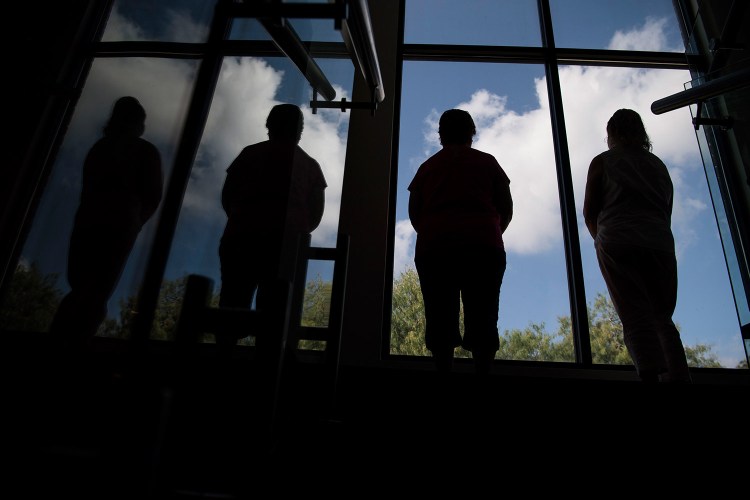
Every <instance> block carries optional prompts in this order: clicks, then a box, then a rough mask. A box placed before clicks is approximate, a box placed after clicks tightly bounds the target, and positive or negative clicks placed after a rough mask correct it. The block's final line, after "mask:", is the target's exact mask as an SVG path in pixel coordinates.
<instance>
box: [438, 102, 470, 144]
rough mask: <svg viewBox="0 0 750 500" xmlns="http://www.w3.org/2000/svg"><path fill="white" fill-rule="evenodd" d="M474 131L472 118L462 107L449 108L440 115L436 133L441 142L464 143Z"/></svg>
mask: <svg viewBox="0 0 750 500" xmlns="http://www.w3.org/2000/svg"><path fill="white" fill-rule="evenodd" d="M476 133H477V127H476V126H475V125H474V120H473V119H472V118H471V115H470V114H469V113H468V112H466V111H464V110H463V109H449V110H448V111H446V112H444V113H443V114H442V115H441V116H440V123H439V127H438V134H439V135H440V143H441V144H466V142H468V141H470V140H471V138H472V137H474V136H475V135H476Z"/></svg>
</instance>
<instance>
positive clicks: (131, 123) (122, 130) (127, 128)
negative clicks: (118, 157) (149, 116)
mask: <svg viewBox="0 0 750 500" xmlns="http://www.w3.org/2000/svg"><path fill="white" fill-rule="evenodd" d="M145 124H146V110H145V109H144V108H143V106H141V103H140V102H139V101H138V99H136V98H135V97H131V96H125V97H120V98H119V99H117V101H115V105H114V107H113V108H112V115H111V116H110V118H109V121H108V122H107V125H106V126H105V127H104V135H106V136H112V135H132V136H135V137H140V136H141V134H143V131H144V130H145V126H146V125H145Z"/></svg>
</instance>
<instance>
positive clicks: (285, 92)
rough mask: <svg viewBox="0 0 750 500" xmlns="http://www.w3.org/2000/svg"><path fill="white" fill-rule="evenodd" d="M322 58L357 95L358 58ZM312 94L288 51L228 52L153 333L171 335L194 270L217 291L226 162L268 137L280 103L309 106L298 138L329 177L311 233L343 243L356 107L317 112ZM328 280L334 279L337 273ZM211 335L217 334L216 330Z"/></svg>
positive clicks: (343, 88) (323, 241) (317, 242)
mask: <svg viewBox="0 0 750 500" xmlns="http://www.w3.org/2000/svg"><path fill="white" fill-rule="evenodd" d="M317 62H318V64H319V65H320V67H321V69H322V70H323V71H324V73H325V74H326V76H327V77H328V78H329V80H330V81H331V83H332V85H334V87H335V88H336V92H337V94H338V95H337V97H339V98H341V97H347V98H349V99H350V96H351V89H352V84H353V81H354V69H353V66H352V64H351V62H350V61H349V60H348V59H346V60H334V59H327V60H322V61H317ZM311 99H312V91H311V89H310V85H309V84H308V83H307V81H306V80H305V79H304V78H303V77H302V75H301V74H300V72H299V70H297V68H296V67H294V66H293V65H292V64H291V63H290V62H289V61H288V60H287V59H285V58H269V59H259V58H254V57H241V58H237V57H232V58H226V59H224V62H223V65H222V69H221V74H220V76H219V81H218V83H217V86H216V92H215V94H214V96H213V100H212V103H211V111H210V113H209V116H208V121H207V124H206V128H205V130H204V133H203V137H202V140H201V144H200V147H199V149H198V153H197V156H196V160H195V163H194V165H193V170H192V173H191V176H190V181H189V183H188V186H187V190H186V192H185V197H184V200H183V205H182V209H181V212H180V217H179V221H178V223H177V227H176V230H175V236H174V241H173V243H172V250H171V253H170V256H169V262H168V263H167V269H166V273H165V282H164V283H163V285H162V298H161V302H160V303H159V305H158V310H157V321H156V322H155V324H154V326H153V330H152V337H154V338H172V336H173V334H174V331H173V330H174V323H175V321H176V317H177V314H179V304H181V300H182V287H183V286H184V279H185V278H186V276H187V275H189V274H201V275H204V276H208V277H210V278H211V279H212V280H213V281H214V285H215V293H217V294H218V292H219V290H220V287H221V279H220V265H219V253H218V251H219V242H220V239H221V236H222V233H223V231H224V226H225V224H226V220H227V219H226V215H225V213H224V210H223V209H222V205H221V191H222V187H223V185H224V180H225V178H226V169H227V167H228V166H229V164H230V163H231V162H232V161H233V160H234V159H235V158H236V157H237V155H238V154H239V153H240V151H241V150H242V149H243V148H244V147H245V146H248V145H250V144H254V143H257V142H261V141H265V140H267V139H268V134H267V129H266V127H265V123H266V118H267V116H268V113H269V111H270V110H271V108H272V107H273V106H274V105H276V104H280V103H293V104H297V105H299V106H300V107H301V108H302V111H303V115H304V130H303V132H302V139H301V141H300V144H299V145H300V147H301V148H302V149H304V150H305V151H306V152H307V153H308V154H309V155H310V156H312V157H313V158H315V159H316V160H317V161H318V163H319V164H320V166H321V168H322V170H323V174H324V176H325V180H326V182H327V184H328V187H327V188H326V190H325V211H324V214H323V220H322V222H321V223H320V225H319V226H318V228H317V229H316V230H315V231H314V232H313V233H312V242H311V244H312V245H313V246H318V247H331V248H332V247H335V246H336V237H337V233H338V218H339V205H340V200H341V187H342V183H343V175H344V158H345V153H346V137H347V133H348V127H349V113H342V112H341V110H340V109H339V110H325V109H319V110H318V112H317V113H316V114H313V113H312V112H311V110H310V107H309V103H310V100H311ZM259 216H262V214H259ZM312 267H313V265H312V264H311V268H312ZM314 278H315V275H313V279H314ZM324 279H327V280H329V281H330V277H326V278H324ZM173 290H174V291H173ZM175 302H176V303H177V306H176V307H173V306H174V305H175ZM217 302H218V300H217ZM207 340H210V341H212V340H213V336H210V338H207ZM248 340H249V339H246V340H244V341H243V343H247V341H248Z"/></svg>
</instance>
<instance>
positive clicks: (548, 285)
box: [23, 0, 744, 367]
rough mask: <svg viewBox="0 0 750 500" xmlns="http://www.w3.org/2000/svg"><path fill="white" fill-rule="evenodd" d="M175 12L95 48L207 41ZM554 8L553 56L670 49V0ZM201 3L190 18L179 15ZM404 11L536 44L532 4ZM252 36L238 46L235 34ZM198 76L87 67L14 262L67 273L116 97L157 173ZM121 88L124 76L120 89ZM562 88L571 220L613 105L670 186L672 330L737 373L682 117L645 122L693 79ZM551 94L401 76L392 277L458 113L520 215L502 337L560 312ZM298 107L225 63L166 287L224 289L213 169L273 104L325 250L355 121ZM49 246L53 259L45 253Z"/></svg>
mask: <svg viewBox="0 0 750 500" xmlns="http://www.w3.org/2000/svg"><path fill="white" fill-rule="evenodd" d="M173 4H174V5H175V6H176V7H175V9H174V10H171V11H160V12H161V14H160V15H155V13H154V12H153V10H149V12H150V16H149V17H148V19H149V21H148V22H141V21H140V20H139V19H140V18H139V17H138V16H137V15H136V12H139V11H138V10H137V9H135V10H129V9H127V8H125V7H119V6H120V5H130V6H134V5H140V7H139V8H145V9H153V5H152V3H150V2H140V1H137V2H133V1H129V2H116V3H115V7H116V8H115V10H114V11H113V13H112V15H111V16H110V24H109V26H108V28H107V31H106V34H105V39H108V40H123V39H126V40H161V39H166V40H180V41H189V42H196V41H201V40H202V39H204V37H205V33H206V24H205V18H201V17H200V14H210V8H209V9H206V8H205V3H201V2H194V3H188V2H173ZM469 4H477V6H476V7H472V6H471V5H469ZM551 4H552V14H553V20H554V22H555V29H556V32H555V37H556V44H557V46H559V47H585V48H602V49H603V48H612V49H628V50H663V51H681V50H682V48H681V47H682V42H681V39H680V37H679V33H678V31H677V29H676V25H675V22H674V13H673V10H672V5H671V1H669V0H662V1H658V2H657V1H633V2H616V1H600V0H588V1H584V0H575V1H574V0H554V1H552V2H551ZM195 5H199V7H198V8H194V9H192V10H191V9H188V7H190V6H195ZM407 5H408V8H407V22H406V27H407V35H406V42H407V43H461V44H472V43H473V44H499V45H532V46H539V45H540V44H541V42H540V41H539V35H538V30H539V27H538V22H537V20H536V2H535V1H533V0H529V1H527V2H496V1H479V0H476V1H474V2H466V1H460V2H448V1H447V0H429V1H410V2H409V3H408V4H407ZM164 12H168V13H166V14H164ZM581 21H583V22H584V23H585V24H586V27H585V29H581V26H580V23H581ZM295 28H296V29H297V31H298V32H299V33H300V34H302V35H303V37H307V36H310V37H315V38H317V39H320V40H333V39H335V38H334V36H333V35H337V33H336V32H335V30H332V29H331V27H330V26H326V22H325V21H315V22H307V21H304V20H296V21H295ZM250 33H252V31H248V30H243V31H242V32H239V31H238V32H236V36H238V37H243V36H251V35H250ZM321 33H322V34H321ZM319 64H320V65H321V67H322V68H323V70H324V72H325V74H326V75H327V76H328V78H329V80H330V81H331V83H332V84H333V85H334V87H335V88H336V90H337V97H336V99H340V98H342V97H347V98H348V97H349V96H350V94H351V86H352V81H353V66H352V64H351V63H350V62H349V61H333V60H322V61H319ZM196 67H197V66H196V64H195V63H194V62H191V61H186V60H169V59H153V60H148V59H142V58H133V59H102V60H98V61H96V62H95V64H94V66H93V68H92V71H91V74H90V76H89V79H88V80H87V83H86V87H85V89H84V91H83V94H82V96H81V100H80V102H79V106H78V108H77V109H76V112H75V115H74V117H73V121H72V123H71V126H70V133H69V134H68V136H67V137H66V140H65V142H64V144H63V146H62V149H61V154H60V157H59V159H58V162H57V165H56V167H55V169H54V171H53V173H52V177H51V179H50V183H51V185H52V186H55V189H53V190H50V192H52V191H55V192H56V193H57V194H55V195H54V196H52V195H50V196H45V197H43V200H42V204H41V206H40V208H39V211H38V214H39V217H40V220H47V221H50V220H52V221H54V223H52V224H41V223H39V224H36V225H35V227H34V228H33V229H32V232H31V234H30V236H29V240H28V242H27V244H26V247H25V248H24V252H23V259H24V261H25V262H32V261H33V262H36V263H37V265H39V266H40V267H41V268H42V269H43V270H45V271H46V272H58V273H61V275H64V272H63V271H64V268H65V259H66V252H65V251H64V248H66V247H67V238H68V236H69V232H70V227H71V225H72V218H73V214H74V211H75V205H76V202H77V198H78V195H79V192H80V184H79V183H80V165H81V164H82V160H83V156H84V155H85V153H86V151H87V149H88V147H90V145H91V144H92V143H93V142H94V141H95V140H96V138H98V136H99V135H100V131H101V127H102V126H103V124H104V121H105V120H106V118H107V114H108V113H109V110H110V109H111V105H112V103H113V102H114V100H115V99H116V98H117V97H119V96H120V95H126V94H130V95H135V96H137V97H138V98H139V99H140V100H141V102H142V103H143V104H144V106H145V107H146V110H147V113H148V118H147V122H146V127H147V128H146V133H145V135H144V137H145V138H147V139H149V140H152V141H153V142H154V143H156V144H157V146H159V148H160V150H161V152H162V158H163V161H164V167H165V173H166V175H167V176H168V175H169V170H170V168H171V164H172V160H173V158H174V148H175V147H176V144H177V140H178V138H179V134H180V125H181V123H182V121H183V120H184V110H185V108H186V106H187V103H188V101H189V95H190V89H191V85H192V81H193V79H194V76H195V71H196ZM123 74H126V75H128V77H127V78H122V75H123ZM560 80H561V84H562V91H563V100H564V109H565V120H566V125H567V130H568V138H569V149H570V159H571V166H572V170H573V178H574V184H575V188H574V190H575V196H576V207H577V212H578V214H579V216H580V208H581V204H582V201H583V200H582V193H583V186H584V183H585V173H586V169H587V167H588V162H589V161H590V160H591V158H592V157H593V156H594V155H596V154H598V153H599V152H601V151H603V150H604V148H605V147H606V146H605V143H604V139H605V137H606V134H605V132H604V127H605V125H606V121H607V119H608V118H609V116H611V114H612V113H613V112H614V111H615V110H616V109H618V108H620V107H630V108H633V109H636V110H637V111H639V112H640V113H641V115H642V116H643V118H644V121H645V123H646V127H647V130H648V132H649V133H650V135H651V138H652V140H653V143H654V152H655V153H656V154H658V155H660V156H661V157H662V158H663V159H664V160H665V162H666V163H667V165H668V166H669V168H670V172H671V174H672V176H673V181H674V183H675V193H676V202H675V214H674V219H673V228H674V232H675V237H676V240H677V245H678V263H679V272H680V295H679V297H678V309H677V313H676V315H675V320H676V321H677V322H678V323H679V324H680V326H681V328H682V332H683V337H684V339H685V342H686V343H687V344H696V343H705V344H710V345H711V346H712V349H713V351H714V352H715V353H717V354H718V355H719V358H720V360H721V362H722V363H723V364H724V365H725V366H729V367H733V366H735V365H736V364H737V362H739V361H740V359H742V358H743V357H744V351H743V348H742V344H741V340H740V334H739V326H738V321H737V316H736V312H735V309H734V303H733V300H732V297H731V289H730V285H729V280H728V278H727V271H726V264H725V262H724V259H723V256H722V252H721V245H720V241H719V236H718V232H717V230H716V223H715V219H714V214H713V210H712V208H711V202H710V198H709V195H708V191H707V188H706V179H705V174H704V171H703V166H702V163H701V159H700V152H699V148H698V142H697V140H696V137H695V132H694V130H693V128H692V125H691V123H690V112H689V110H688V109H687V108H683V109H680V110H675V111H673V112H670V113H666V114H664V115H660V116H655V115H653V114H651V113H650V111H649V106H650V104H651V102H653V101H654V100H655V99H658V98H661V97H664V96H666V95H669V94H672V93H675V92H678V91H680V90H682V89H683V88H684V87H683V85H684V83H685V82H686V81H687V80H689V75H688V74H687V73H685V72H676V71H645V70H634V69H628V68H582V67H562V68H560ZM386 91H387V92H389V91H391V89H387V90H386ZM545 92H546V87H545V82H544V69H543V67H541V66H538V65H520V64H476V63H474V64H468V63H435V62H407V63H406V64H405V67H404V81H403V95H402V99H401V100H402V116H401V124H400V127H401V136H400V144H399V160H398V169H399V177H398V188H397V189H398V199H397V206H396V219H397V226H396V253H395V256H394V267H395V269H394V275H395V277H398V275H399V273H400V272H401V271H402V270H404V269H405V268H406V266H410V265H413V244H414V233H413V230H412V229H411V225H410V223H409V221H408V216H407V213H406V203H407V195H408V192H407V190H406V186H407V185H408V183H409V182H410V180H411V178H412V177H413V175H414V172H415V171H416V168H417V167H418V166H419V164H420V163H421V162H422V161H424V160H425V159H426V158H427V157H428V156H429V155H431V154H432V153H434V152H436V151H437V150H438V148H439V145H438V143H437V135H436V128H435V126H436V122H437V118H438V117H439V114H440V113H441V112H442V111H444V110H445V109H449V108H454V107H458V108H463V109H466V110H468V111H470V112H471V113H472V115H473V116H474V119H475V121H476V122H477V125H478V135H477V138H476V141H475V143H474V147H476V148H477V149H481V150H483V151H487V152H489V153H491V154H493V155H495V156H496V158H497V159H498V161H499V162H500V164H501V165H502V166H503V167H504V168H505V169H506V171H507V172H508V174H509V176H510V178H511V189H512V192H513V195H514V199H515V206H516V215H515V217H514V221H513V222H512V224H511V227H510V228H509V230H508V232H507V233H506V245H507V249H508V263H509V264H508V271H507V273H506V279H505V282H504V284H503V288H502V293H501V306H500V325H499V326H500V330H501V331H503V330H505V329H509V328H525V327H526V326H527V325H528V324H529V323H531V322H533V323H540V322H544V323H545V324H546V325H547V329H548V330H554V329H555V326H556V324H555V323H556V319H557V317H558V316H567V315H569V314H570V311H569V304H568V292H567V283H566V273H565V266H564V258H563V249H562V233H561V227H560V215H559V201H558V195H557V186H556V174H555V163H554V156H553V153H552V142H551V141H552V138H551V129H550V124H549V111H548V108H547V102H546V93H545ZM310 98H311V93H310V88H309V85H307V83H306V82H305V80H304V79H303V78H302V77H301V76H300V75H299V71H298V70H297V69H296V68H295V67H293V66H292V65H291V64H290V63H289V62H288V61H286V60H285V59H283V58H276V59H268V60H260V59H256V58H242V59H238V58H227V59H226V60H225V61H224V66H223V70H222V75H221V77H220V81H219V83H218V85H217V91H216V94H215V96H214V99H213V103H212V108H211V113H210V116H209V120H208V123H207V125H206V130H205V133H204V136H203V140H202V143H201V147H200V149H199V151H198V156H197V158H196V163H195V166H194V168H193V173H192V176H191V180H190V184H189V186H188V189H187V192H186V194H185V199H184V205H183V209H182V212H181V214H180V221H179V224H178V227H177V230H176V233H175V241H174V245H173V248H172V252H171V254H170V260H169V263H168V267H167V270H166V273H167V276H166V277H167V278H168V279H174V278H177V277H181V276H184V275H185V274H187V273H195V272H198V273H202V274H208V275H210V276H213V277H214V278H215V279H217V286H218V274H217V273H218V255H217V248H218V240H219V237H220V235H221V231H222V230H223V226H224V222H225V217H224V214H223V212H222V210H221V205H220V203H219V193H220V189H221V186H222V183H223V179H224V176H225V169H226V167H227V166H228V165H229V163H230V162H231V160H232V159H234V157H235V156H236V155H237V154H238V153H239V151H240V150H241V149H242V147H244V146H246V145H248V144H251V143H254V142H257V141H260V140H264V139H265V138H266V130H265V127H264V125H263V124H264V122H265V118H266V115H267V113H268V110H270V108H271V107H272V106H273V105H274V104H276V103H279V102H294V103H297V104H300V105H301V106H302V107H303V111H304V114H305V120H306V122H305V125H306V126H305V131H304V133H303V138H302V141H301V146H302V147H303V148H304V149H305V150H307V151H308V152H309V153H310V154H311V155H312V156H313V157H315V158H316V159H318V161H319V162H320V163H321V166H322V168H323V170H324V174H325V176H326V179H327V181H328V184H329V188H328V189H327V193H326V211H325V216H324V220H323V222H322V224H321V226H320V228H319V229H318V230H316V231H315V233H314V234H313V244H315V245H320V246H333V245H334V244H335V239H336V231H337V226H338V214H339V200H340V195H341V186H342V181H343V168H344V157H345V152H346V133H347V130H348V117H349V113H341V111H340V110H319V111H318V113H317V114H313V113H312V112H311V110H310V109H309V106H308V103H309V101H310ZM42 228H43V229H42ZM154 230H155V222H154V221H152V222H150V223H149V224H148V226H147V227H146V228H145V229H144V232H143V234H142V235H141V237H140V239H139V242H138V244H137V247H136V249H135V250H134V252H133V254H132V256H131V259H130V261H129V263H128V267H127V268H126V270H125V273H124V274H123V278H122V281H121V283H120V285H119V286H118V290H117V292H116V295H115V298H114V299H113V301H112V302H111V310H116V301H117V300H118V299H119V298H121V297H125V296H128V295H131V294H133V293H135V292H136V291H137V289H138V285H139V283H140V277H141V276H142V270H143V268H144V267H145V263H146V261H147V257H148V246H149V243H150V241H151V239H152V237H153V233H154ZM579 232H580V236H581V238H580V242H581V248H582V258H583V263H584V279H585V283H586V294H587V299H588V300H589V301H591V300H593V297H594V296H595V294H596V293H598V292H601V291H604V290H605V288H604V284H603V281H602V280H601V276H600V273H599V270H598V267H597V266H596V261H595V257H594V253H593V243H592V241H591V239H590V237H589V236H588V233H587V232H586V231H585V229H584V228H583V225H582V221H579ZM51 247H54V248H57V249H59V250H60V251H56V252H49V251H48V249H49V248H51ZM60 284H61V285H64V280H62V282H61V283H60Z"/></svg>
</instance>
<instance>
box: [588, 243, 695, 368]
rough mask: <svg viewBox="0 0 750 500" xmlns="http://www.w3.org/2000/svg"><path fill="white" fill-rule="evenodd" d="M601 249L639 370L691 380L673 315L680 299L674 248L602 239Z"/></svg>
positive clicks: (603, 265)
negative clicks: (654, 248) (648, 246)
mask: <svg viewBox="0 0 750 500" xmlns="http://www.w3.org/2000/svg"><path fill="white" fill-rule="evenodd" d="M596 255H597V259H598V261H599V268H600V269H601V272H602V276H603V277H604V281H605V282H606V284H607V288H608V290H609V295H610V297H611V298H612V303H613V304H614V306H615V310H616V311H617V314H618V315H619V316H620V321H622V330H623V337H624V340H625V345H626V347H627V348H628V352H629V353H630V357H631V358H632V359H633V363H634V364H635V367H636V370H637V371H638V374H639V375H640V376H641V377H642V378H643V377H644V376H646V377H651V376H654V375H655V374H662V380H665V381H687V380H690V373H689V371H688V365H687V359H686V357H685V350H684V347H683V345H682V341H681V340H680V333H679V331H678V330H677V327H676V326H675V324H674V322H673V321H672V315H673V314H674V310H675V306H676V305H677V260H676V258H675V254H674V253H672V252H664V251H659V250H653V249H650V248H645V247H639V246H635V245H627V244H604V245H602V244H599V243H597V244H596Z"/></svg>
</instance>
